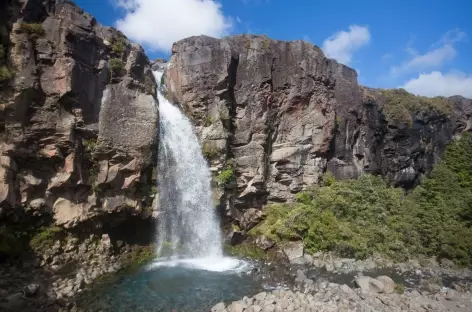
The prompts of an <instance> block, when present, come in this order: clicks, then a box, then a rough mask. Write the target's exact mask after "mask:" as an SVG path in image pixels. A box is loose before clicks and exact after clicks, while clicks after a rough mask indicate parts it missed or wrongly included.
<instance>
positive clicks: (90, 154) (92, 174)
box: [82, 139, 100, 193]
mask: <svg viewBox="0 0 472 312" xmlns="http://www.w3.org/2000/svg"><path fill="white" fill-rule="evenodd" d="M82 144H83V145H84V160H85V163H86V165H87V167H88V175H89V176H88V181H87V183H88V184H89V185H92V189H93V192H94V193H98V192H99V191H100V190H99V188H98V186H96V185H94V182H95V181H96V180H97V177H98V173H99V170H100V168H99V167H98V162H97V161H96V160H95V158H94V154H95V152H96V151H97V140H96V139H85V140H83V141H82Z"/></svg>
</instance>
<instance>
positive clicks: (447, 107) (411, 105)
mask: <svg viewBox="0 0 472 312" xmlns="http://www.w3.org/2000/svg"><path fill="white" fill-rule="evenodd" d="M381 92H382V95H383V96H385V98H386V100H387V102H386V104H385V107H384V112H385V115H386V117H387V119H388V120H390V121H395V122H404V123H407V124H408V125H409V126H411V125H412V123H413V119H412V114H418V113H422V112H425V111H434V112H436V113H439V114H444V115H450V114H451V113H452V103H450V102H449V101H448V100H447V99H446V98H443V97H434V98H427V97H424V96H416V95H413V94H411V93H409V92H407V91H405V90H404V89H390V90H382V91H381Z"/></svg>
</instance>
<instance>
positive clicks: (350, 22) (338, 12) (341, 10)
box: [75, 0, 472, 98]
mask: <svg viewBox="0 0 472 312" xmlns="http://www.w3.org/2000/svg"><path fill="white" fill-rule="evenodd" d="M75 2H76V3H77V4H78V5H79V6H80V7H82V8H83V9H84V10H85V11H87V12H89V13H91V14H92V15H94V16H95V17H96V18H97V20H98V21H99V22H100V23H101V24H103V25H107V26H113V27H116V28H118V29H120V30H121V31H122V32H123V33H124V34H125V35H126V36H127V37H128V38H129V39H130V40H132V41H135V42H137V43H140V44H141V45H142V46H143V47H144V48H145V50H146V52H147V54H148V56H149V58H151V59H154V58H158V57H163V58H168V57H169V56H170V53H171V52H170V51H171V47H172V43H173V42H175V41H178V40H180V39H183V38H186V37H190V36H194V35H202V34H204V35H208V36H212V37H217V38H219V37H224V36H229V35H235V34H243V33H249V34H260V35H267V36H268V37H270V38H272V39H277V40H306V41H309V42H311V43H313V44H315V45H317V46H319V47H321V48H322V49H323V51H324V53H325V54H326V55H327V56H328V57H330V58H334V59H336V60H337V61H338V62H340V63H343V64H345V65H348V66H350V67H352V68H354V69H356V71H357V72H358V76H359V82H360V83H361V84H363V85H366V86H369V87H374V88H405V89H406V90H408V91H410V92H412V93H415V94H419V95H424V96H438V95H442V96H452V95H462V96H465V97H469V98H472V18H471V17H470V16H471V13H472V2H470V1H467V0H356V1H355V0H337V1H333V0H291V1H289V0H75ZM469 2H470V3H469Z"/></svg>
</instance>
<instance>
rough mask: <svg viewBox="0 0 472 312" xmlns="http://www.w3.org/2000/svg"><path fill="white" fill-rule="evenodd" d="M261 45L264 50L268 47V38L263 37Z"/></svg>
mask: <svg viewBox="0 0 472 312" xmlns="http://www.w3.org/2000/svg"><path fill="white" fill-rule="evenodd" d="M263 45H264V50H267V49H269V47H270V39H269V38H267V37H264V41H263Z"/></svg>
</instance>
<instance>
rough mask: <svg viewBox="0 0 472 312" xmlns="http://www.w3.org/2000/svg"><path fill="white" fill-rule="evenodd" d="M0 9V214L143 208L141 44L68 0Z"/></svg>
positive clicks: (150, 99)
mask: <svg viewBox="0 0 472 312" xmlns="http://www.w3.org/2000/svg"><path fill="white" fill-rule="evenodd" d="M0 11H1V12H2V13H1V15H2V18H1V21H0V28H1V32H0V34H1V38H0V39H1V41H0V44H1V45H2V47H3V50H4V51H5V56H4V59H3V60H2V64H1V65H2V66H3V67H4V68H6V69H8V70H9V71H10V75H8V76H6V77H3V79H2V81H0V103H1V104H2V105H1V110H0V159H1V167H0V218H2V217H3V218H8V217H13V216H15V215H18V214H19V212H22V211H25V210H26V211H28V212H29V213H31V214H34V215H42V216H44V215H52V217H53V218H54V221H55V223H56V224H58V225H62V226H64V227H74V226H76V225H77V224H80V223H81V222H84V221H87V220H97V221H98V220H100V218H101V217H102V216H106V215H110V216H120V217H121V216H123V215H129V214H134V215H136V214H142V213H143V212H144V210H146V214H145V215H146V216H148V215H150V214H151V211H150V209H151V207H152V206H151V202H152V198H150V196H151V191H150V186H151V185H152V180H153V179H155V177H152V170H153V168H154V163H155V161H156V157H154V153H155V150H156V144H157V142H156V138H157V130H158V106H157V100H156V90H155V81H154V78H153V76H152V72H151V68H150V63H149V60H148V59H147V57H146V55H145V54H144V51H143V49H142V48H141V47H140V46H138V45H136V44H132V43H130V42H129V41H128V40H127V39H126V38H125V37H124V36H123V34H121V33H120V32H118V31H116V30H114V29H112V28H108V27H102V26H100V25H99V24H98V23H97V22H96V20H95V19H94V18H93V17H92V16H90V15H89V14H87V13H84V12H83V11H82V10H81V9H80V8H78V7H76V6H75V5H74V4H73V3H72V2H69V1H67V0H43V1H41V0H29V1H15V0H9V1H3V2H2V4H0Z"/></svg>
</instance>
